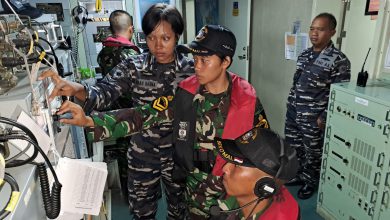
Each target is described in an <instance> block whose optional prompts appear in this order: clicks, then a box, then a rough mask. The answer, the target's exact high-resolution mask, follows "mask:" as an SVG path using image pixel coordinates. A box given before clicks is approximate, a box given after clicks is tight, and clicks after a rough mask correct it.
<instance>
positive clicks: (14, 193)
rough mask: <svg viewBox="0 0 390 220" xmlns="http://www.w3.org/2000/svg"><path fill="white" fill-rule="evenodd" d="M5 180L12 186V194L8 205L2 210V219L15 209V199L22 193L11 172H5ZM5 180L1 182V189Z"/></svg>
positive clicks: (0, 212) (0, 216) (0, 215)
mask: <svg viewBox="0 0 390 220" xmlns="http://www.w3.org/2000/svg"><path fill="white" fill-rule="evenodd" d="M4 182H5V183H8V184H9V185H10V186H11V195H10V197H9V199H8V202H7V204H6V206H4V208H2V210H1V211H0V220H1V219H5V218H6V217H7V216H8V215H9V214H10V213H11V212H12V211H13V209H14V208H15V207H14V205H15V204H16V202H15V200H16V201H18V200H19V195H20V193H19V186H18V183H17V182H16V180H15V179H14V178H13V177H12V176H11V175H10V174H8V173H5V175H4ZM4 182H3V183H0V191H1V188H2V187H3V185H4Z"/></svg>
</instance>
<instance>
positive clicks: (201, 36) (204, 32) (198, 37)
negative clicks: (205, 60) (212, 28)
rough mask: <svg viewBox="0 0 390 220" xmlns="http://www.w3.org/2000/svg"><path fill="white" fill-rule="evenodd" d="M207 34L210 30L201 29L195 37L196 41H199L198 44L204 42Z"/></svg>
mask: <svg viewBox="0 0 390 220" xmlns="http://www.w3.org/2000/svg"><path fill="white" fill-rule="evenodd" d="M207 33H208V29H207V27H206V26H205V27H203V28H202V29H200V31H199V32H198V35H196V37H195V40H196V41H198V42H199V41H202V40H203V39H205V38H206V36H207Z"/></svg>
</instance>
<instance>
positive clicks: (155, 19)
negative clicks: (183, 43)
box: [142, 3, 184, 39]
mask: <svg viewBox="0 0 390 220" xmlns="http://www.w3.org/2000/svg"><path fill="white" fill-rule="evenodd" d="M161 21H166V22H168V23H169V24H171V26H172V30H173V32H175V34H176V37H177V39H179V36H180V35H181V34H182V33H183V30H184V21H183V17H182V16H181V14H180V12H179V11H178V10H177V9H176V8H175V7H174V6H172V5H167V4H163V3H157V4H154V5H152V6H151V7H150V8H149V9H148V10H147V11H146V13H145V15H144V17H143V18H142V30H143V32H144V34H145V35H146V36H147V35H149V34H150V33H152V32H153V31H154V29H156V27H157V26H158V25H159V24H160V23H161Z"/></svg>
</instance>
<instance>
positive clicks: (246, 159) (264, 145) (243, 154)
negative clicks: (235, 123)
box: [215, 127, 298, 181]
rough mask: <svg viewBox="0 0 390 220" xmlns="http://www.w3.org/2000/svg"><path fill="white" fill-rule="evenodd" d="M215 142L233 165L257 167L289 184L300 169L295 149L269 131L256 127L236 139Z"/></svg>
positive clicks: (224, 156)
mask: <svg viewBox="0 0 390 220" xmlns="http://www.w3.org/2000/svg"><path fill="white" fill-rule="evenodd" d="M215 142H216V147H217V151H218V153H219V154H220V155H221V157H222V158H223V159H225V160H226V161H228V162H230V163H233V164H237V165H240V166H246V167H255V168H258V169H260V170H262V171H263V172H265V173H267V174H268V175H270V176H272V177H275V178H278V179H282V180H286V181H288V180H290V179H292V178H294V177H295V175H296V172H297V170H298V160H297V156H296V152H295V150H294V149H293V148H291V147H290V145H288V144H287V143H286V142H285V141H284V140H283V139H282V138H281V137H279V135H277V134H276V133H275V132H273V131H271V130H269V129H265V128H258V127H255V128H253V129H252V130H250V131H248V132H246V133H245V134H243V135H241V136H240V137H238V138H237V139H235V140H229V139H221V138H215Z"/></svg>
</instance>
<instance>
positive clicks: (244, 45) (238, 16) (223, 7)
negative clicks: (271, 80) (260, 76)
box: [219, 0, 251, 79]
mask: <svg viewBox="0 0 390 220" xmlns="http://www.w3.org/2000/svg"><path fill="white" fill-rule="evenodd" d="M250 12H251V0H219V15H220V16H219V19H220V24H222V25H224V26H226V27H228V28H229V29H230V30H231V31H233V33H234V35H235V36H236V39H237V48H236V53H235V55H234V57H233V64H232V65H231V66H230V68H229V70H230V71H232V72H234V73H237V74H238V75H240V76H242V77H243V78H245V79H248V77H249V57H248V56H249V54H250V51H249V49H250V46H249V36H250V17H251V16H250Z"/></svg>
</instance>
